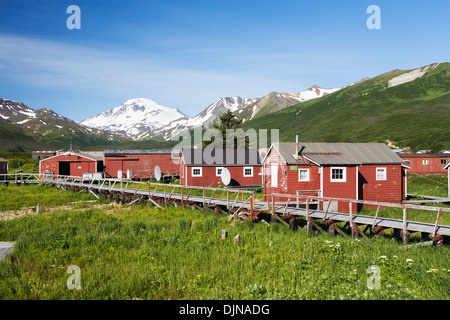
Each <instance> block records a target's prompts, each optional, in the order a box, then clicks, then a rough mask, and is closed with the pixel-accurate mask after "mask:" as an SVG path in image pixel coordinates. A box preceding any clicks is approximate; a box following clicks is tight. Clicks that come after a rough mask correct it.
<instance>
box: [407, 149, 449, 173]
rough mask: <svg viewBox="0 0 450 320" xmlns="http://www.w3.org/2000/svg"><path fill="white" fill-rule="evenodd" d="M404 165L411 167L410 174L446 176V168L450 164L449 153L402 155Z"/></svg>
mask: <svg viewBox="0 0 450 320" xmlns="http://www.w3.org/2000/svg"><path fill="white" fill-rule="evenodd" d="M399 156H400V158H402V160H403V163H404V164H405V165H407V166H408V167H410V169H408V173H417V174H446V173H447V171H446V170H445V169H444V167H445V166H446V165H447V163H449V162H450V154H448V153H413V154H400V155H399Z"/></svg>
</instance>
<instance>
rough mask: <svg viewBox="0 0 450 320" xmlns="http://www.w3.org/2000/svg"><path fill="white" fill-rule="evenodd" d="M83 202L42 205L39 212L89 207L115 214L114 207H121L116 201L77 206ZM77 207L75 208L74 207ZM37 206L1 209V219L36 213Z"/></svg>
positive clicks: (77, 209) (86, 208)
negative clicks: (54, 205)
mask: <svg viewBox="0 0 450 320" xmlns="http://www.w3.org/2000/svg"><path fill="white" fill-rule="evenodd" d="M79 204H82V203H74V204H68V205H62V206H56V207H41V208H40V210H39V211H40V212H39V214H45V213H50V212H53V211H56V210H73V211H81V210H88V209H104V210H105V213H107V214H113V213H114V209H115V208H118V207H121V205H120V204H117V203H115V202H111V203H106V204H90V205H89V206H88V207H83V208H76V207H75V206H76V205H79ZM74 207H75V208H74ZM36 214H38V213H36V207H30V208H24V209H20V210H7V211H0V220H11V219H16V218H20V217H23V216H28V215H36Z"/></svg>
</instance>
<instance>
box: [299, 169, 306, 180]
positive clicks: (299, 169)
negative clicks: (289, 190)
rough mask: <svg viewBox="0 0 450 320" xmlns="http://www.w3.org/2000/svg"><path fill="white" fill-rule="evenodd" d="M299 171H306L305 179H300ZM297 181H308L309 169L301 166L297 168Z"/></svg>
mask: <svg viewBox="0 0 450 320" xmlns="http://www.w3.org/2000/svg"><path fill="white" fill-rule="evenodd" d="M300 171H306V179H300ZM298 181H303V182H305V181H309V169H305V168H301V169H298Z"/></svg>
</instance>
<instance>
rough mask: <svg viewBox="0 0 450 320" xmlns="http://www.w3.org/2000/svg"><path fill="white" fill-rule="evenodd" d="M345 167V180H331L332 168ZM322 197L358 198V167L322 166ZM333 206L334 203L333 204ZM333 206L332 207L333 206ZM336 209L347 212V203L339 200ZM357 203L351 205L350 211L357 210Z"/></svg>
mask: <svg viewBox="0 0 450 320" xmlns="http://www.w3.org/2000/svg"><path fill="white" fill-rule="evenodd" d="M335 167H338V168H345V171H346V174H345V182H335V181H331V172H332V168H335ZM322 186H323V192H322V196H323V197H331V198H344V199H358V190H357V189H358V167H357V166H342V165H336V166H324V167H322ZM334 206H335V205H334ZM334 206H333V207H334ZM337 206H338V207H337V209H338V210H339V211H340V212H348V211H349V204H348V203H344V202H342V201H339V202H338V203H337ZM357 207H358V205H357V204H355V205H354V206H353V207H352V211H353V212H355V211H356V210H357Z"/></svg>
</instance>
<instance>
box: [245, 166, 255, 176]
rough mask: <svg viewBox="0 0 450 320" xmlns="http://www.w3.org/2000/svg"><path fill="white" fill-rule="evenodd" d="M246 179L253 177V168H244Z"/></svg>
mask: <svg viewBox="0 0 450 320" xmlns="http://www.w3.org/2000/svg"><path fill="white" fill-rule="evenodd" d="M244 177H253V167H244Z"/></svg>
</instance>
